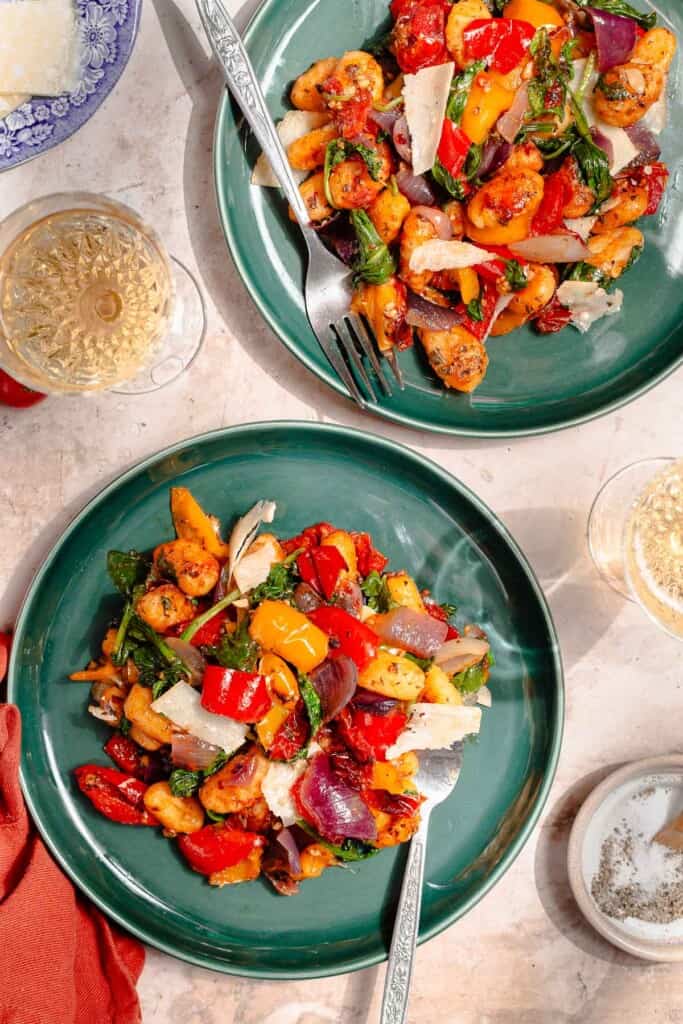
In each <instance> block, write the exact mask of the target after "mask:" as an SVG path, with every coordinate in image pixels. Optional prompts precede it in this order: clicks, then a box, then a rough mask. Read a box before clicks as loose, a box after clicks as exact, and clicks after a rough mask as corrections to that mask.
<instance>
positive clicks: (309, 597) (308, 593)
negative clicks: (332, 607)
mask: <svg viewBox="0 0 683 1024" xmlns="http://www.w3.org/2000/svg"><path fill="white" fill-rule="evenodd" d="M322 603H323V602H322V598H321V597H320V594H319V593H318V591H317V590H316V589H315V587H312V586H311V584H310V583H299V584H297V586H296V588H295V590H294V604H295V605H296V606H297V608H298V609H299V611H300V612H303V613H304V614H306V613H307V612H312V611H313V609H314V608H319V607H320V605H321V604H322Z"/></svg>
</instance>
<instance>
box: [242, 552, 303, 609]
mask: <svg viewBox="0 0 683 1024" xmlns="http://www.w3.org/2000/svg"><path fill="white" fill-rule="evenodd" d="M298 578H299V571H298V569H297V567H296V563H294V562H290V563H289V564H288V563H287V562H276V563H275V565H274V566H272V568H271V570H270V572H269V573H268V579H267V580H266V581H265V582H264V583H260V584H259V586H258V587H256V588H255V589H254V590H253V591H252V593H251V597H250V603H251V606H252V608H253V607H255V606H256V605H257V604H260V603H261V601H265V600H270V601H283V600H285V599H286V598H288V597H290V596H291V594H292V593H293V592H294V587H295V586H296V584H297V580H298Z"/></svg>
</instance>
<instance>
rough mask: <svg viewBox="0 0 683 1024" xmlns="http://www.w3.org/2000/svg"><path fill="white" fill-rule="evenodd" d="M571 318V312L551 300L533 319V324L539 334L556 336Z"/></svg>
mask: <svg viewBox="0 0 683 1024" xmlns="http://www.w3.org/2000/svg"><path fill="white" fill-rule="evenodd" d="M571 318H572V314H571V310H569V309H567V307H566V306H563V305H562V303H561V302H559V300H558V299H555V298H553V299H551V301H550V302H549V303H548V305H547V306H546V307H545V309H542V310H541V312H540V313H539V314H538V316H537V317H536V318H535V320H534V324H535V326H536V330H537V331H538V332H539V334H557V332H558V331H561V330H562V329H563V328H564V327H566V326H567V324H568V323H569V321H570V320H571Z"/></svg>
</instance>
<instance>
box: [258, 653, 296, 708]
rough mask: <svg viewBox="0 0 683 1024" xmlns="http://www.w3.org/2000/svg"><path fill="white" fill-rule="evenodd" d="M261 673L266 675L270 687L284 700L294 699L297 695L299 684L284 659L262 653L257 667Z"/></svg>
mask: <svg viewBox="0 0 683 1024" xmlns="http://www.w3.org/2000/svg"><path fill="white" fill-rule="evenodd" d="M258 670H259V672H260V673H261V675H263V676H266V677H267V679H268V682H269V683H270V685H271V688H272V689H273V690H274V691H275V693H277V694H278V696H279V697H284V699H285V700H296V699H297V697H298V696H299V684H298V682H297V680H296V676H295V675H294V673H293V672H292V670H291V668H290V667H289V665H288V664H287V662H286V661H283V660H282V658H278V656H277V654H264V655H263V657H262V658H261V660H260V662H259V667H258Z"/></svg>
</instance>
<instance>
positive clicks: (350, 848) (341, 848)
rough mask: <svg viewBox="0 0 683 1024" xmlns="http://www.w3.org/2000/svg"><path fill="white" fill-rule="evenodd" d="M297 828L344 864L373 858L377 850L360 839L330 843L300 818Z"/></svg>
mask: <svg viewBox="0 0 683 1024" xmlns="http://www.w3.org/2000/svg"><path fill="white" fill-rule="evenodd" d="M297 825H298V826H299V828H301V829H303V830H304V832H307V833H308V835H309V836H311V837H312V838H313V839H315V841H316V843H320V844H321V845H322V846H324V847H325V848H326V849H328V850H329V851H330V852H331V853H333V854H334V855H335V857H338V858H339V860H342V861H345V862H351V861H356V860H367V858H368V857H374V855H375V854H376V853H379V850H378V849H377V847H375V846H370V844H369V843H364V842H362V841H361V840H360V839H345V840H344V842H343V843H341V844H340V845H337V844H336V843H330V842H328V841H327V839H323V838H322V836H320V835H318V833H317V832H316V831H315V829H314V828H311V826H310V825H309V824H308V822H307V821H304V820H303V818H300V819H299V820H298V821H297Z"/></svg>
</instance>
